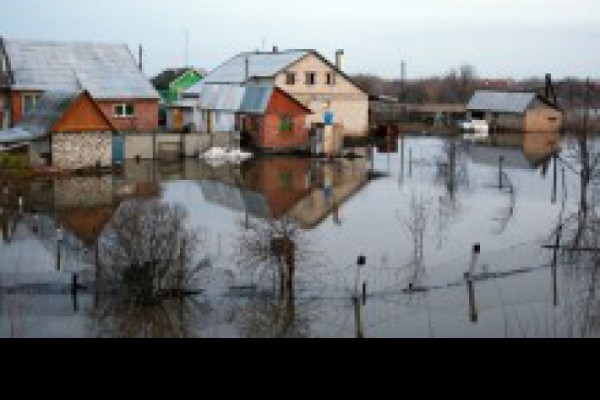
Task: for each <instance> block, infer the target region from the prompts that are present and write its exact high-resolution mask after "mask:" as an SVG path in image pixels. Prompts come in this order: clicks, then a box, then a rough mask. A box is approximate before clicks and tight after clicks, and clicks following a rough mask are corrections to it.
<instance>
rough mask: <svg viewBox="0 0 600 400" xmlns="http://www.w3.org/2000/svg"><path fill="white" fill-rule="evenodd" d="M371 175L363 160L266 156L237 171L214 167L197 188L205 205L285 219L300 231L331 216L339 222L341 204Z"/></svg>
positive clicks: (225, 167) (269, 217)
mask: <svg viewBox="0 0 600 400" xmlns="http://www.w3.org/2000/svg"><path fill="white" fill-rule="evenodd" d="M370 171H371V163H370V161H369V160H367V159H365V158H356V159H353V160H349V159H339V160H336V161H332V162H322V161H319V160H313V159H308V158H268V159H259V160H255V161H252V162H249V163H247V164H244V165H243V166H242V167H241V168H239V169H235V168H231V167H227V166H223V167H217V168H213V169H212V174H211V176H210V177H208V179H203V180H201V181H200V182H199V184H200V186H201V188H202V193H203V195H204V198H205V199H206V200H207V201H208V202H211V203H215V204H219V205H221V206H224V207H227V208H229V209H233V210H236V211H240V212H245V213H247V214H248V215H251V216H254V217H259V218H268V219H280V218H282V217H284V216H288V217H290V218H291V219H292V220H294V222H295V223H297V224H298V226H300V227H301V228H303V229H313V228H315V227H317V226H318V225H319V224H320V223H321V222H322V221H323V220H325V219H326V218H327V217H329V216H330V215H332V216H333V220H334V222H335V223H338V224H340V223H342V219H341V217H340V207H341V205H342V204H343V203H344V202H346V201H347V200H348V199H349V198H350V197H351V196H352V195H354V194H355V193H357V192H358V191H360V190H361V189H362V188H364V187H365V186H366V185H367V183H368V182H369V179H370Z"/></svg>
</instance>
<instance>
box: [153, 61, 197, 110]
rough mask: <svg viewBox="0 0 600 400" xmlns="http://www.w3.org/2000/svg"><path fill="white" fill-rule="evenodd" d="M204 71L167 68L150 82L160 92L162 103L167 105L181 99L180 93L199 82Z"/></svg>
mask: <svg viewBox="0 0 600 400" xmlns="http://www.w3.org/2000/svg"><path fill="white" fill-rule="evenodd" d="M205 75H206V73H205V72H204V71H201V70H197V69H194V68H174V69H167V70H164V71H163V72H161V73H160V74H159V75H157V76H156V77H155V78H154V79H152V84H153V85H154V87H155V88H156V90H157V91H158V92H159V93H160V95H161V97H162V100H163V103H165V104H166V105H169V104H171V103H173V102H175V101H178V100H181V93H182V92H183V91H184V90H186V89H187V88H189V87H191V86H194V85H195V84H196V83H198V82H200V81H201V80H202V79H203V78H204V76H205Z"/></svg>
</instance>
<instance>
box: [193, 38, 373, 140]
mask: <svg viewBox="0 0 600 400" xmlns="http://www.w3.org/2000/svg"><path fill="white" fill-rule="evenodd" d="M342 56H343V52H341V51H338V53H337V54H336V63H335V64H333V63H331V62H330V61H328V60H327V59H326V58H325V57H324V56H322V55H321V54H319V53H318V52H317V51H315V50H287V51H279V50H278V49H276V48H275V49H273V52H248V53H241V54H239V55H237V56H235V57H233V58H232V59H230V60H228V61H226V62H225V63H223V64H222V65H220V66H219V67H217V68H216V69H215V70H213V71H212V72H210V73H209V74H208V75H207V76H206V77H205V78H204V80H203V81H202V82H201V83H199V84H197V85H195V86H193V87H191V88H190V89H188V90H187V91H186V93H189V94H190V95H192V94H196V95H198V96H200V97H202V92H203V91H206V88H207V87H209V86H222V85H230V86H238V87H239V86H243V85H246V84H258V85H272V86H276V87H278V88H279V89H282V90H283V91H284V92H286V93H289V94H290V95H292V96H293V97H294V98H295V99H296V100H298V101H299V102H300V103H302V104H303V105H304V106H305V107H307V108H309V109H310V110H311V111H312V113H311V114H309V115H308V117H307V119H306V125H307V127H309V128H310V127H312V126H313V125H315V124H326V125H337V126H338V127H339V129H340V130H341V131H343V134H344V136H363V135H367V134H368V130H369V96H368V94H367V93H366V92H364V91H363V90H362V89H360V87H358V86H357V85H356V84H355V83H354V82H353V81H352V80H351V79H350V77H348V76H347V75H346V74H345V73H344V72H343V70H342V69H343V65H342ZM201 101H202V99H201ZM199 126H201V125H199Z"/></svg>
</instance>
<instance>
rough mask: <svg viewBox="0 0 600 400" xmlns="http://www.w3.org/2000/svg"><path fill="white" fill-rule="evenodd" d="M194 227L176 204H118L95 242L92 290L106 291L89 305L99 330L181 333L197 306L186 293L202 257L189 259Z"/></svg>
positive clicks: (190, 291)
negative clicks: (96, 258)
mask: <svg viewBox="0 0 600 400" xmlns="http://www.w3.org/2000/svg"><path fill="white" fill-rule="evenodd" d="M198 238H199V235H198V230H197V229H192V228H190V227H189V224H188V215H187V213H186V212H185V210H184V209H183V208H182V207H181V206H179V205H171V204H168V203H164V202H160V201H157V200H134V201H129V202H127V203H124V204H122V206H121V207H120V208H119V210H118V211H117V212H116V213H115V215H114V217H113V219H112V220H111V222H110V223H109V224H108V225H107V227H106V229H105V231H104V233H103V235H102V237H101V239H100V243H99V258H100V260H99V266H98V267H97V268H99V269H100V273H99V274H98V277H97V279H98V282H96V285H97V290H100V291H101V292H102V293H104V294H108V296H106V299H104V301H101V302H100V304H101V306H100V307H99V308H98V309H97V310H95V311H94V316H95V317H96V318H95V319H96V320H97V322H98V324H99V331H100V332H102V331H104V330H108V331H110V332H111V334H112V335H113V336H121V337H185V336H187V335H188V331H189V326H188V323H187V321H189V320H190V319H193V318H190V317H191V316H192V315H194V314H195V313H196V312H199V309H198V307H195V306H194V303H193V302H192V301H191V299H190V298H189V296H190V295H194V294H196V291H195V290H194V289H195V287H194V285H193V281H194V278H196V277H197V274H198V272H199V271H200V269H201V268H204V267H206V266H207V262H203V263H200V264H198V265H194V261H193V260H194V258H195V255H196V254H197V252H198V248H199V246H200V244H201V243H200V241H199V239H198Z"/></svg>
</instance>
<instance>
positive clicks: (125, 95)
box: [1, 39, 159, 99]
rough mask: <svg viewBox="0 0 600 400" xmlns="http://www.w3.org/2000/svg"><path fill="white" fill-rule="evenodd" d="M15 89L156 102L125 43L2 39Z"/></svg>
mask: <svg viewBox="0 0 600 400" xmlns="http://www.w3.org/2000/svg"><path fill="white" fill-rule="evenodd" d="M1 44H2V45H3V48H4V50H5V52H6V55H7V58H8V61H9V67H10V74H11V77H12V80H13V82H12V85H11V87H12V88H13V89H15V90H40V91H61V92H76V91H80V90H87V91H89V92H90V94H91V95H92V97H94V98H96V99H158V98H159V95H158V93H157V92H156V90H155V89H154V87H153V86H152V84H151V83H150V81H149V80H148V79H147V78H146V76H145V75H144V74H143V73H142V72H141V71H140V70H139V69H138V65H137V62H136V60H135V59H134V57H133V55H132V54H131V52H130V51H129V48H128V47H127V46H126V45H124V44H99V43H83V42H78V43H75V42H49V41H34V40H20V39H2V42H1Z"/></svg>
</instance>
